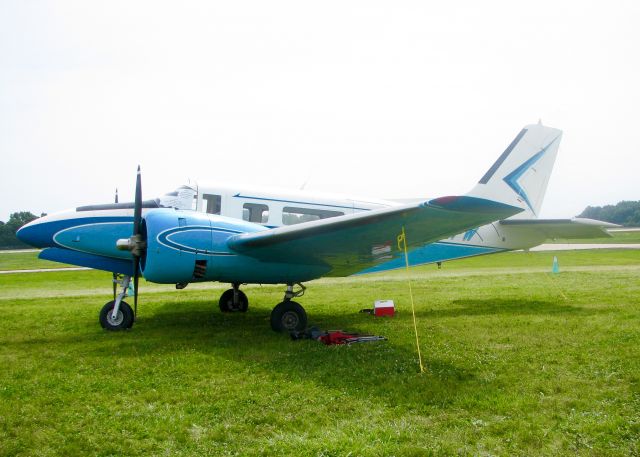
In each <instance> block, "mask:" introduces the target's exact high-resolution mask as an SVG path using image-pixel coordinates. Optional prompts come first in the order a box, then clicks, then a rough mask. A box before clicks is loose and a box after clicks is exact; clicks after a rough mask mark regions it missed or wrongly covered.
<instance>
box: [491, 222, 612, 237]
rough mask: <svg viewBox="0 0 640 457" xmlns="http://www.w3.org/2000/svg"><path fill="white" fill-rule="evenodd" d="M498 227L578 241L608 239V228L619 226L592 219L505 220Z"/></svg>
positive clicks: (539, 235)
mask: <svg viewBox="0 0 640 457" xmlns="http://www.w3.org/2000/svg"><path fill="white" fill-rule="evenodd" d="M500 225H501V226H503V227H505V228H506V227H508V230H509V231H510V232H512V233H513V232H514V231H522V232H525V233H530V234H535V235H537V236H538V237H540V238H542V237H544V238H545V239H558V238H560V239H579V238H603V237H610V236H611V235H610V234H609V232H607V229H608V228H616V227H619V225H616V224H611V223H609V222H603V221H597V220H594V219H584V218H573V219H507V220H502V221H500Z"/></svg>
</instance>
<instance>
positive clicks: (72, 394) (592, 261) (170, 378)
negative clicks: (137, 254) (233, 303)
mask: <svg viewBox="0 0 640 457" xmlns="http://www.w3.org/2000/svg"><path fill="white" fill-rule="evenodd" d="M553 255H557V256H558V257H559V260H560V269H561V273H560V274H558V275H551V274H550V273H548V272H549V271H550V269H551V259H552V257H553ZM1 258H2V257H1V256H0V259H1ZM32 260H33V259H32ZM407 279H411V281H412V285H413V291H414V296H415V300H416V306H417V320H418V327H419V332H420V338H421V340H420V342H421V349H422V353H423V357H424V360H425V366H426V369H427V372H426V373H424V374H419V373H418V365H417V356H416V349H415V338H414V335H413V330H412V329H413V326H412V320H411V312H410V307H409V295H408V287H407ZM109 280H110V275H109V274H108V273H101V272H95V271H82V272H62V271H61V272H53V273H40V274H5V275H0V309H1V310H2V314H3V319H2V322H1V323H0V455H105V456H106V455H310V456H343V455H344V456H346V455H353V456H355V455H366V456H369V455H370V456H390V455H397V456H411V455H415V456H422V455H558V454H564V455H576V454H577V455H620V456H626V455H640V252H638V251H616V250H603V251H577V252H559V253H558V252H555V253H506V254H499V255H493V256H486V257H481V258H476V259H468V260H463V261H457V262H451V263H445V264H444V266H443V269H442V270H438V269H436V268H435V267H434V266H426V267H419V268H414V269H412V270H411V272H410V274H408V275H407V274H406V273H405V272H403V271H398V272H391V273H386V274H382V275H370V276H365V277H359V278H345V279H338V280H321V281H316V282H312V283H309V284H308V286H309V289H308V292H307V294H306V295H305V297H303V298H302V299H301V300H300V302H301V303H302V304H303V305H304V306H305V308H306V309H307V312H308V313H309V318H310V323H313V324H317V325H319V326H320V327H322V328H340V329H345V330H352V331H358V332H366V333H372V334H377V335H384V336H386V337H387V338H388V341H384V342H377V343H366V344H360V345H353V346H348V347H346V346H337V347H327V346H324V345H322V344H320V343H317V342H315V341H308V340H307V341H291V340H290V339H289V338H288V337H287V336H285V335H279V334H275V333H273V332H272V331H271V330H270V329H269V313H270V311H271V308H272V307H273V305H274V304H276V303H277V302H278V301H280V299H281V298H282V292H283V290H282V287H272V286H268V287H260V286H247V287H245V288H244V290H245V291H246V292H247V294H248V296H249V299H250V301H251V305H250V309H249V312H248V313H246V314H224V315H223V314H221V313H219V312H217V311H216V310H217V299H218V296H219V294H220V293H221V292H222V290H224V289H225V288H226V287H225V286H224V285H219V284H205V285H198V286H193V285H191V286H189V287H188V288H187V289H185V290H184V291H176V290H174V289H173V288H171V287H170V286H161V285H153V284H148V283H145V282H142V283H141V294H142V295H141V306H140V313H139V318H138V322H137V323H136V325H135V326H134V328H133V329H132V330H131V331H127V332H122V333H107V332H105V331H103V330H102V329H101V328H100V327H99V325H98V322H97V314H98V311H99V309H100V307H101V306H102V304H103V303H104V302H106V301H107V300H109V299H110V290H111V289H110V283H109ZM380 298H386V299H393V300H395V301H396V304H397V306H398V308H399V314H398V316H397V317H395V318H391V319H390V318H379V319H376V318H373V317H372V316H368V315H364V314H360V313H358V311H359V310H360V309H361V308H367V307H371V306H372V303H373V301H374V300H375V299H380Z"/></svg>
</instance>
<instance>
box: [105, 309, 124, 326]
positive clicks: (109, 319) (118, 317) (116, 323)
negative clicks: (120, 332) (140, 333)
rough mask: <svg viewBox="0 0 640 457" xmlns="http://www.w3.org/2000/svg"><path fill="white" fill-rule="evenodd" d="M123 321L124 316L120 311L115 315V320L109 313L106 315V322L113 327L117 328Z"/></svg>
mask: <svg viewBox="0 0 640 457" xmlns="http://www.w3.org/2000/svg"><path fill="white" fill-rule="evenodd" d="M123 320H124V314H122V311H120V310H118V314H117V315H116V318H115V319H114V318H113V317H112V313H111V312H109V313H107V322H108V323H109V325H111V326H113V327H117V326H119V325H120V324H122V321H123Z"/></svg>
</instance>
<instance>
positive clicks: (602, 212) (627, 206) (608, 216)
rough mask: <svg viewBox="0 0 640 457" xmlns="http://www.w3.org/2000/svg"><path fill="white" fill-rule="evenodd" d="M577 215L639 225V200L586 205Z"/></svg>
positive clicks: (621, 223) (626, 225) (625, 224)
mask: <svg viewBox="0 0 640 457" xmlns="http://www.w3.org/2000/svg"><path fill="white" fill-rule="evenodd" d="M578 217H587V218H589V219H598V220H599V221H605V222H612V223H614V224H620V225H624V226H625V227H639V226H640V201H621V202H619V203H617V204H615V205H605V206H587V207H586V208H585V210H584V211H583V212H582V213H581V214H580V215H579V216H578Z"/></svg>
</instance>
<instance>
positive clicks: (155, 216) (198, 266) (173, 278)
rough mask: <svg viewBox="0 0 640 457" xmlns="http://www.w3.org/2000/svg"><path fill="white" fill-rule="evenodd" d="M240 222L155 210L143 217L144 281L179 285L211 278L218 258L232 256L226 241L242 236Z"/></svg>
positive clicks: (206, 215)
mask: <svg viewBox="0 0 640 457" xmlns="http://www.w3.org/2000/svg"><path fill="white" fill-rule="evenodd" d="M244 224H245V223H243V221H237V220H235V219H229V218H225V217H221V216H212V215H209V214H203V213H197V212H194V211H178V210H175V209H158V210H154V211H150V212H149V214H147V215H146V216H145V218H144V224H143V230H144V231H146V239H147V249H146V255H145V256H144V257H143V259H142V274H143V275H144V277H145V279H147V280H148V281H152V282H157V283H165V284H170V283H180V282H193V281H198V280H206V279H210V277H211V275H210V274H209V275H208V274H207V271H208V270H211V269H215V265H213V264H215V263H216V261H217V260H218V259H224V257H228V256H231V255H234V254H233V253H232V252H231V251H230V249H229V248H228V246H227V239H228V238H229V237H231V236H234V235H236V234H238V233H243V232H244V231H246V230H244V229H243V228H244V227H240V226H242V225H244Z"/></svg>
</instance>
